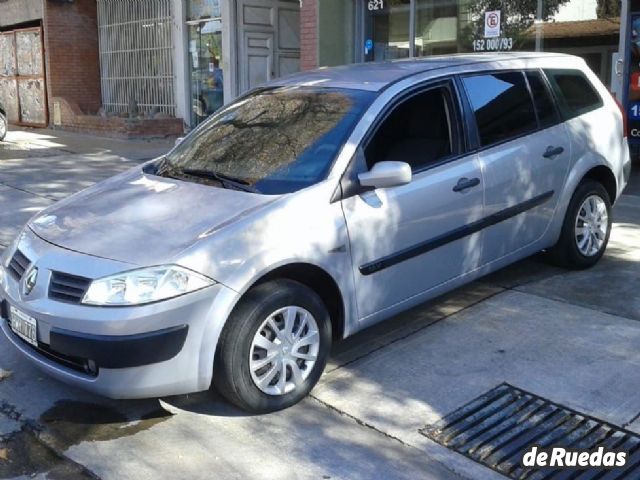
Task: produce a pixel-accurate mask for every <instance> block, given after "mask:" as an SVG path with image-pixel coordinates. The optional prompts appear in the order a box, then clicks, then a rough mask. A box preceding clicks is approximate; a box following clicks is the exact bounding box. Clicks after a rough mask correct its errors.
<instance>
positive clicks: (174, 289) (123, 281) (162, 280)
mask: <svg viewBox="0 0 640 480" xmlns="http://www.w3.org/2000/svg"><path fill="white" fill-rule="evenodd" d="M214 283H215V282H214V281H213V280H211V279H210V278H207V277H205V276H203V275H200V274H198V273H195V272H192V271H191V270H187V269H186V268H182V267H178V266H177V265H163V266H160V267H151V268H143V269H140V270H132V271H130V272H124V273H120V274H118V275H112V276H110V277H105V278H101V279H99V280H94V281H93V282H91V285H90V286H89V289H88V290H87V293H86V294H85V295H84V298H83V299H82V303H85V304H87V305H105V306H125V305H141V304H144V303H151V302H157V301H159V300H166V299H169V298H173V297H177V296H179V295H184V294H185V293H189V292H194V291H196V290H200V289H201V288H205V287H208V286H210V285H213V284H214Z"/></svg>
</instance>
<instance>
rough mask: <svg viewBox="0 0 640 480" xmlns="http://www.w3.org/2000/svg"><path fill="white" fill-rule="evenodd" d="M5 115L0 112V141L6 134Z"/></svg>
mask: <svg viewBox="0 0 640 480" xmlns="http://www.w3.org/2000/svg"><path fill="white" fill-rule="evenodd" d="M7 130H8V128H7V117H6V116H5V114H4V113H2V112H0V142H1V141H2V140H4V137H6V136H7Z"/></svg>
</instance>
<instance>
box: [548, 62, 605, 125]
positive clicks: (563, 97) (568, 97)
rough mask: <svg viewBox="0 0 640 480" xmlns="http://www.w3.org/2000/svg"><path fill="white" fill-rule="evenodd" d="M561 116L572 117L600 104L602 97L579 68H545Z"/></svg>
mask: <svg viewBox="0 0 640 480" xmlns="http://www.w3.org/2000/svg"><path fill="white" fill-rule="evenodd" d="M544 72H545V73H546V75H547V78H549V83H550V84H551V88H552V89H553V91H554V93H555V94H556V97H557V98H558V103H559V105H560V110H561V111H562V116H563V117H564V118H572V117H575V116H577V115H582V114H583V113H587V112H589V111H591V110H594V109H596V108H599V107H601V106H602V99H601V98H600V95H598V92H596V90H595V89H594V88H593V85H591V83H590V82H589V80H587V77H585V76H584V73H582V72H581V71H580V70H545V71H544Z"/></svg>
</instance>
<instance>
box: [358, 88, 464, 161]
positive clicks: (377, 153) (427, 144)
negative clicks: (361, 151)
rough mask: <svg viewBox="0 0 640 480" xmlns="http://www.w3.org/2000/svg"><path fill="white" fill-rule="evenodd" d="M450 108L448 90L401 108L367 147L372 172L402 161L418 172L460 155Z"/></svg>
mask: <svg viewBox="0 0 640 480" xmlns="http://www.w3.org/2000/svg"><path fill="white" fill-rule="evenodd" d="M450 105H451V102H450V96H449V90H448V89H446V88H433V89H430V90H428V91H426V92H423V93H419V94H417V95H414V96H412V97H411V98H409V99H408V100H404V101H403V102H401V103H400V104H399V105H397V106H396V107H395V108H394V109H393V111H392V112H391V113H390V114H389V116H388V117H387V118H386V119H385V120H384V122H382V124H381V125H380V127H379V128H378V130H377V131H376V133H375V135H374V136H373V138H372V140H371V142H370V143H369V144H368V145H367V148H366V150H365V155H366V157H367V165H368V166H369V168H371V167H372V166H373V165H374V164H375V163H377V162H380V161H383V160H384V161H399V162H406V163H408V164H409V165H411V169H412V170H413V171H414V172H415V171H418V170H422V169H424V168H427V167H429V166H430V165H433V164H436V163H438V162H440V161H441V160H443V159H445V158H446V157H449V156H451V154H453V153H457V148H456V146H455V145H454V139H455V135H454V134H453V132H452V129H451V122H450V121H449V119H450V117H451V115H450V113H451V111H450V110H451V107H450Z"/></svg>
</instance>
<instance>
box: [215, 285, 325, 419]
mask: <svg viewBox="0 0 640 480" xmlns="http://www.w3.org/2000/svg"><path fill="white" fill-rule="evenodd" d="M278 312H280V313H278ZM289 314H290V315H289ZM285 315H289V316H288V317H287V318H289V319H290V324H291V325H292V328H291V329H290V330H289V332H290V334H289V335H288V334H287V331H286V324H287V323H286V321H285ZM309 315H310V316H309ZM269 319H271V320H273V323H269ZM291 319H292V320H291ZM303 319H304V320H303ZM305 322H306V323H305ZM314 324H315V326H316V327H317V328H312V327H313V325H314ZM274 326H275V327H276V328H278V329H282V330H279V334H281V335H282V337H281V336H280V335H278V336H276V335H275V331H274ZM314 331H317V336H314V335H313V332H314ZM296 335H300V339H299V340H298V341H297V342H298V343H296V341H295V340H294V341H291V339H292V338H294V337H295V336H296ZM258 336H260V337H262V338H258ZM281 338H282V339H281ZM316 338H317V339H318V342H317V345H316V343H315V342H314V343H313V345H308V346H303V347H296V345H300V344H303V343H305V342H310V341H311V340H313V339H316ZM256 339H257V340H256ZM331 339H332V335H331V320H330V318H329V313H328V311H327V308H326V307H325V305H324V303H323V302H322V300H321V299H320V297H319V296H318V295H317V294H316V293H315V292H314V291H313V290H311V289H309V288H308V287H306V286H304V285H302V284H301V283H298V282H295V281H292V280H286V279H281V280H274V281H269V282H266V283H263V284H260V285H258V286H256V287H254V288H252V289H251V290H249V291H248V292H247V293H246V294H245V296H244V297H243V298H242V299H241V300H240V302H239V304H238V305H237V306H236V308H235V309H234V311H233V312H232V314H231V315H230V316H229V319H228V320H227V323H226V325H225V327H224V329H223V331H222V335H221V336H220V341H219V344H218V351H217V353H216V359H215V364H214V378H213V385H214V387H215V388H216V390H217V391H218V392H219V393H220V394H221V395H222V396H223V397H225V398H226V399H227V400H228V401H229V402H231V403H232V404H234V405H236V406H237V407H239V408H241V409H242V410H245V411H247V412H251V413H268V412H274V411H277V410H282V409H284V408H287V407H289V406H291V405H294V404H296V403H298V402H299V401H300V400H302V399H303V398H304V397H305V396H307V394H308V393H309V392H310V391H311V389H312V388H313V387H314V386H315V384H316V383H317V382H318V380H319V379H320V375H322V372H323V370H324V368H325V366H326V363H327V358H328V356H329V352H330V351H331ZM265 340H267V342H266V343H264V341H265ZM256 341H258V343H260V345H266V346H269V350H267V349H266V348H262V347H261V346H260V345H256V343H255V342H256ZM272 347H273V348H272ZM270 352H271V353H270ZM274 352H275V353H274ZM270 355H275V357H270ZM298 355H304V356H306V357H307V359H308V360H311V359H312V358H314V356H315V361H314V362H310V361H308V360H302V359H300V358H298ZM267 357H269V358H273V360H268V358H267ZM264 362H267V363H266V364H265V365H264V366H263V367H262V368H260V369H258V368H256V367H257V366H259V365H260V364H261V363H264ZM291 362H296V363H295V365H294V364H292V363H291ZM283 365H285V366H284V370H283V369H282V366H283ZM296 366H298V368H296V369H295V370H296V371H297V373H298V375H296V376H295V379H294V367H296ZM273 369H276V370H278V372H277V373H275V374H274V373H273V372H274V370H273ZM282 371H284V372H286V374H285V375H284V376H283V375H281V374H280V372H282ZM252 372H253V373H252ZM270 375H274V376H273V377H272V378H271V379H269V376H270ZM282 378H284V380H282ZM259 384H260V385H262V386H259Z"/></svg>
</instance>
